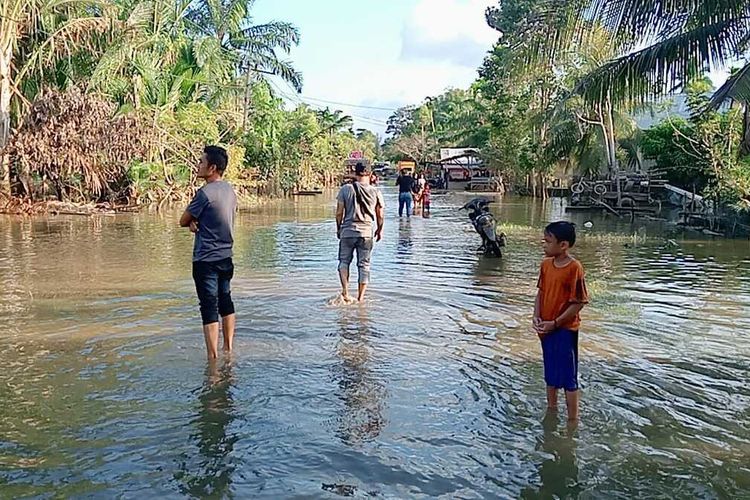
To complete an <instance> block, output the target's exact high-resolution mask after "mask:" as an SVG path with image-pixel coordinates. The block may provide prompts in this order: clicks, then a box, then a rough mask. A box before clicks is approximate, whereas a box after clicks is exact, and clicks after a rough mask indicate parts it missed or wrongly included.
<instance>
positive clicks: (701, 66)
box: [575, 19, 744, 103]
mask: <svg viewBox="0 0 750 500" xmlns="http://www.w3.org/2000/svg"><path fill="white" fill-rule="evenodd" d="M743 28H744V26H743V25H742V23H740V22H739V21H738V20H736V19H733V20H728V21H721V22H718V23H715V24H709V25H701V26H698V27H696V28H694V29H691V30H689V31H687V32H684V33H680V34H678V35H675V36H673V37H671V38H669V39H666V40H664V41H661V42H659V43H656V44H653V45H650V46H648V47H646V48H643V49H641V50H637V51H635V52H632V53H630V54H628V55H625V56H622V57H619V58H617V59H614V60H613V61H611V62H609V63H607V64H604V65H602V66H601V67H599V68H597V69H596V70H594V71H593V72H591V73H589V74H588V75H586V76H585V77H583V78H582V79H581V80H580V81H579V83H578V85H577V87H576V89H575V91H576V92H577V93H579V94H582V95H584V96H585V97H586V98H587V99H588V100H589V101H592V102H593V101H596V100H597V99H601V97H602V96H603V95H606V94H607V93H611V94H612V96H613V99H615V100H617V101H621V100H628V101H632V102H634V103H638V102H644V101H647V100H649V99H650V98H653V97H655V96H659V95H662V94H663V93H665V92H668V91H671V90H673V89H675V88H677V87H679V86H681V85H684V84H685V82H686V81H687V80H688V79H689V77H690V75H696V74H701V73H703V72H705V71H706V70H707V69H709V68H711V67H717V66H722V65H725V64H726V63H727V62H728V61H729V60H730V58H731V57H732V55H733V54H734V50H733V47H734V46H736V42H738V41H739V39H740V37H741V35H742V34H743V33H744V31H743Z"/></svg>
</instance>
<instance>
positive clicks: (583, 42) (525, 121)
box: [386, 0, 750, 209]
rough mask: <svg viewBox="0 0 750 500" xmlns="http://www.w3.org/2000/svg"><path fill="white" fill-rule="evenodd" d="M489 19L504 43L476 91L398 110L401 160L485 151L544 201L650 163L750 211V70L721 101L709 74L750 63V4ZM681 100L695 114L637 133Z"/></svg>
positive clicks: (559, 9)
mask: <svg viewBox="0 0 750 500" xmlns="http://www.w3.org/2000/svg"><path fill="white" fill-rule="evenodd" d="M486 17H487V22H488V23H489V25H490V26H491V27H493V28H494V29H496V30H497V31H498V35H499V40H498V42H497V43H496V44H495V46H494V47H493V48H492V51H491V52H490V53H489V54H488V55H487V57H486V58H485V61H484V63H483V64H482V66H481V68H480V69H479V78H478V79H477V81H476V82H475V83H474V84H473V85H472V86H471V87H470V88H469V89H468V90H455V89H454V90H449V91H447V92H445V93H444V94H442V95H440V96H437V97H433V98H428V99H426V100H425V101H424V102H422V103H421V104H420V105H416V106H407V107H404V108H402V109H399V110H397V111H396V112H395V113H394V114H393V115H392V116H391V118H390V120H389V128H388V133H389V138H388V140H387V143H386V151H387V152H388V154H389V155H390V156H391V157H392V158H399V157H402V156H406V157H410V158H412V159H414V160H417V161H425V160H434V159H436V158H437V156H438V148H439V147H440V146H441V145H442V146H443V147H446V146H451V147H476V148H480V149H481V151H482V152H483V156H484V159H485V161H486V163H487V165H488V166H490V167H491V168H492V169H493V170H495V171H496V172H497V173H498V174H500V175H503V176H504V177H505V178H506V179H507V180H508V181H509V182H506V185H510V186H516V187H521V188H522V189H524V190H527V191H530V192H532V193H536V194H538V195H540V196H544V195H545V193H546V190H544V189H543V187H544V186H545V185H546V184H547V183H548V182H549V180H550V179H551V178H553V177H567V176H572V175H581V176H606V175H612V174H615V173H619V172H623V171H627V170H642V169H645V168H648V167H649V163H651V164H655V166H656V167H657V168H659V169H661V170H666V171H667V175H668V176H669V179H670V181H672V182H673V183H675V184H677V185H679V186H682V187H685V188H686V189H693V188H694V187H695V188H696V189H698V190H699V192H701V193H703V194H705V195H707V196H709V197H713V198H714V199H717V200H719V201H721V202H723V203H726V204H729V205H733V206H735V207H738V208H741V209H748V208H750V168H748V165H749V162H748V160H747V154H748V152H749V151H750V147H749V146H750V127H748V123H750V120H749V118H750V112H749V111H748V106H747V101H748V99H750V66H748V67H745V68H744V69H742V70H740V71H737V72H735V73H734V76H733V77H732V78H730V80H729V81H728V82H727V84H726V85H724V86H723V87H722V88H721V89H719V90H718V91H717V92H715V93H713V96H714V97H713V99H711V100H709V97H708V96H710V95H711V94H712V93H711V89H710V87H708V86H706V84H705V74H706V73H707V71H709V70H710V69H712V68H717V67H722V66H723V65H725V64H726V63H727V62H728V61H731V60H739V59H741V58H742V56H746V55H747V53H746V52H745V51H746V48H747V42H748V40H750V4H748V3H747V2H744V1H739V0H736V1H726V2H718V3H717V2H714V1H709V0H680V1H678V2H665V1H664V0H564V1H559V2H554V3H550V2H547V1H544V0H504V1H501V2H499V4H498V6H497V7H494V8H490V9H488V11H487V13H486ZM645 42H652V43H651V44H650V45H649V44H647V43H645ZM675 93H680V94H688V95H689V97H688V101H689V108H690V111H691V113H692V115H691V116H690V117H683V118H677V119H675V118H667V119H665V120H664V121H663V122H662V123H659V124H657V125H656V126H654V127H653V128H652V129H651V130H647V131H642V130H639V128H638V127H637V126H636V122H635V120H634V117H635V116H638V115H642V116H643V115H647V114H648V113H650V112H651V111H652V110H653V108H655V107H657V105H660V104H661V103H663V102H664V100H665V99H669V98H670V97H671V96H672V94H675ZM722 104H723V105H724V106H723V107H722Z"/></svg>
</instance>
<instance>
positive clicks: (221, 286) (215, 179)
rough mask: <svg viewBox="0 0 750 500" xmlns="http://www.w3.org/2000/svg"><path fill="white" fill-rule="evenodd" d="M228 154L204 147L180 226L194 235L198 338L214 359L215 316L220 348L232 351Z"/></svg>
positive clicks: (233, 203) (232, 202) (233, 206)
mask: <svg viewBox="0 0 750 500" xmlns="http://www.w3.org/2000/svg"><path fill="white" fill-rule="evenodd" d="M227 163H229V157H228V156H227V152H226V150H225V149H224V148H220V147H218V146H206V148H205V149H204V150H203V155H202V156H201V160H200V163H199V164H198V173H197V174H196V175H197V177H199V178H201V179H204V180H205V181H206V184H205V185H204V186H203V187H202V188H200V189H199V190H198V192H197V193H195V197H194V198H193V201H191V202H190V205H189V206H188V208H187V210H185V213H183V214H182V217H180V226H182V227H189V228H190V231H191V232H193V233H195V245H194V246H193V280H194V281H195V289H196V291H197V292H198V300H199V302H200V310H201V319H202V320H203V336H204V338H205V340H206V351H207V354H208V359H209V360H211V359H216V358H217V357H218V348H219V316H221V322H222V331H223V333H224V351H225V352H230V351H231V350H232V340H233V339H234V325H235V316H234V303H233V302H232V293H231V287H230V282H231V280H232V276H233V275H234V264H233V263H232V245H233V244H234V238H233V236H232V227H233V225H234V214H235V212H236V211H237V197H236V195H235V194H234V189H232V186H231V185H230V184H229V183H228V182H226V181H224V180H222V175H224V170H226V168H227Z"/></svg>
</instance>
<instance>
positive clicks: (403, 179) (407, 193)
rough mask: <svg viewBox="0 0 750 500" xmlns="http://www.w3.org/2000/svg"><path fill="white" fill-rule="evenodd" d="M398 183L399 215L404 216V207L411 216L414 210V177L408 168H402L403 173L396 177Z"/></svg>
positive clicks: (407, 214)
mask: <svg viewBox="0 0 750 500" xmlns="http://www.w3.org/2000/svg"><path fill="white" fill-rule="evenodd" d="M396 185H397V186H398V216H399V217H403V215H404V208H405V209H406V216H407V217H409V216H411V210H412V208H411V207H412V202H413V198H412V189H413V188H414V177H412V176H411V175H409V171H408V170H406V169H403V170H401V173H400V174H399V176H398V179H396Z"/></svg>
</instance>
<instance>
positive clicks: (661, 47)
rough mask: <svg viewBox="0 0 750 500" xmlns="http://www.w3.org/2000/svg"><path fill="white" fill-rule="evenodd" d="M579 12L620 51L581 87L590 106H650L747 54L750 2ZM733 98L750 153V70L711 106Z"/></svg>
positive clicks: (660, 0) (648, 3) (596, 3)
mask: <svg viewBox="0 0 750 500" xmlns="http://www.w3.org/2000/svg"><path fill="white" fill-rule="evenodd" d="M571 1H574V0H571ZM568 5H570V4H568ZM576 8H578V15H579V18H580V19H583V18H589V19H591V18H593V19H597V20H599V21H601V22H602V23H603V24H604V25H605V26H606V27H607V28H608V29H609V30H610V32H611V36H612V38H613V40H616V41H617V42H618V44H619V49H620V51H619V52H620V55H619V57H616V58H613V59H612V60H610V61H609V62H607V63H606V64H604V65H602V66H600V67H599V68H597V69H596V70H594V71H593V72H591V73H590V74H588V75H587V76H585V77H584V78H583V79H582V80H581V81H580V83H579V85H578V88H577V91H578V92H579V93H581V94H583V95H584V96H585V97H586V98H587V99H588V100H596V99H600V98H601V96H611V98H612V99H614V100H618V101H621V100H629V101H639V102H644V101H648V100H652V99H654V98H658V97H660V96H663V95H665V94H669V93H671V92H673V91H674V90H675V89H679V88H682V87H684V86H685V85H686V84H687V83H689V81H690V80H691V79H694V78H699V77H702V76H703V75H704V74H705V73H706V72H708V71H710V70H712V69H721V68H726V67H727V66H728V65H729V64H731V63H732V62H733V61H738V60H742V59H743V58H746V57H747V56H748V55H750V52H748V50H749V49H750V2H748V1H747V0H722V1H716V0H672V1H670V0H589V1H587V2H584V4H583V7H581V6H576ZM584 36H585V35H584ZM644 42H645V43H644ZM728 99H734V100H737V101H740V102H742V103H743V105H744V107H745V134H744V140H743V151H744V152H745V153H746V154H747V153H750V127H749V126H748V125H750V111H749V109H750V107H749V106H748V103H749V102H750V65H745V66H744V67H743V68H742V69H741V70H739V71H737V72H735V73H734V74H733V76H732V77H731V78H729V80H728V81H727V82H726V83H725V84H724V85H723V86H722V87H721V88H720V89H719V90H718V91H717V92H716V93H715V95H714V98H713V100H712V105H713V106H718V105H720V104H721V103H722V102H724V101H726V100H728Z"/></svg>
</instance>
